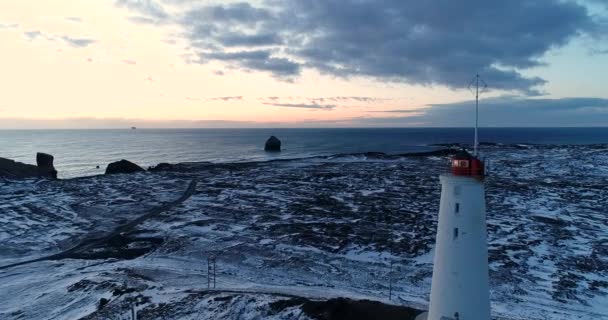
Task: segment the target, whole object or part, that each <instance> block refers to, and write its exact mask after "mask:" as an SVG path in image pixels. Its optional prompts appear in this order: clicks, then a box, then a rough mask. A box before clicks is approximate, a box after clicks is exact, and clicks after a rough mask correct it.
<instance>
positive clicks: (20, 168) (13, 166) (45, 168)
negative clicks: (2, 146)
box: [0, 153, 57, 179]
mask: <svg viewBox="0 0 608 320" xmlns="http://www.w3.org/2000/svg"><path fill="white" fill-rule="evenodd" d="M36 162H37V163H38V166H35V165H32V164H26V163H21V162H16V161H14V160H11V159H6V158H0V177H4V178H10V179H25V178H51V179H57V170H55V167H53V156H52V155H50V154H46V153H38V154H37V155H36Z"/></svg>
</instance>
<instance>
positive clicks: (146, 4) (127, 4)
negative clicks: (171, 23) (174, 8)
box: [116, 0, 169, 20]
mask: <svg viewBox="0 0 608 320" xmlns="http://www.w3.org/2000/svg"><path fill="white" fill-rule="evenodd" d="M116 5H117V6H118V7H124V8H128V9H130V10H134V11H137V12H139V13H140V14H143V15H145V16H147V17H149V18H153V19H156V20H163V19H166V18H168V17H169V15H168V14H167V12H166V11H165V9H163V7H162V6H161V5H160V4H159V3H157V2H156V1H154V0H117V1H116Z"/></svg>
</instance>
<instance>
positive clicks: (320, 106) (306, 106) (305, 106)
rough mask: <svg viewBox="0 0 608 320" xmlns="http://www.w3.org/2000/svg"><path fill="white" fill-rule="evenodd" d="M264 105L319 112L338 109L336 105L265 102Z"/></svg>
mask: <svg viewBox="0 0 608 320" xmlns="http://www.w3.org/2000/svg"><path fill="white" fill-rule="evenodd" d="M263 104H265V105H267V106H273V107H283V108H303V109H317V110H332V109H334V108H336V105H335V104H316V103H270V102H264V103H263Z"/></svg>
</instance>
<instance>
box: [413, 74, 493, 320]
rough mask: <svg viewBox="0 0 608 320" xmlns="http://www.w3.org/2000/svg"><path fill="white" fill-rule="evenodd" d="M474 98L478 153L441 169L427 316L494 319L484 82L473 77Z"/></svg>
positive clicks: (465, 154)
mask: <svg viewBox="0 0 608 320" xmlns="http://www.w3.org/2000/svg"><path fill="white" fill-rule="evenodd" d="M473 81H474V82H473V83H472V85H471V86H473V85H474V87H473V89H474V93H475V98H476V108H475V109H476V112H475V143H474V154H473V155H471V154H469V153H468V152H466V151H464V150H463V151H462V152H460V153H458V154H456V155H455V156H454V157H453V158H452V161H451V168H450V169H451V170H450V173H447V174H442V175H441V176H440V181H441V200H440V204H439V216H438V223H437V238H436V242H435V258H434V261H433V263H434V264H433V279H432V283H431V301H430V305H429V312H428V314H426V315H421V316H420V318H426V319H427V320H490V289H489V271H488V245H487V232H486V202H485V188H484V178H485V167H484V163H483V162H482V161H481V160H480V159H479V158H478V157H477V144H478V140H477V123H478V121H477V109H478V102H479V93H480V90H479V89H480V84H481V85H482V86H483V88H482V90H483V89H485V88H486V84H485V83H484V82H483V80H481V79H480V78H479V75H477V76H476V77H475V79H473Z"/></svg>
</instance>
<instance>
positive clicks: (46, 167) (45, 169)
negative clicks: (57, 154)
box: [36, 152, 57, 179]
mask: <svg viewBox="0 0 608 320" xmlns="http://www.w3.org/2000/svg"><path fill="white" fill-rule="evenodd" d="M53 160H54V157H53V156H52V155H50V154H47V153H42V152H38V153H36V164H37V165H38V170H39V171H40V173H41V174H42V175H43V176H48V177H51V178H53V179H57V170H55V166H54V165H53Z"/></svg>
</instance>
